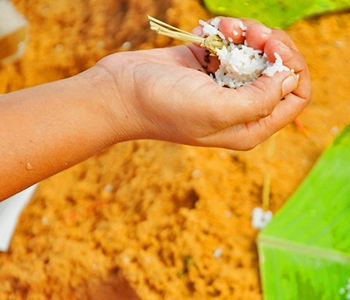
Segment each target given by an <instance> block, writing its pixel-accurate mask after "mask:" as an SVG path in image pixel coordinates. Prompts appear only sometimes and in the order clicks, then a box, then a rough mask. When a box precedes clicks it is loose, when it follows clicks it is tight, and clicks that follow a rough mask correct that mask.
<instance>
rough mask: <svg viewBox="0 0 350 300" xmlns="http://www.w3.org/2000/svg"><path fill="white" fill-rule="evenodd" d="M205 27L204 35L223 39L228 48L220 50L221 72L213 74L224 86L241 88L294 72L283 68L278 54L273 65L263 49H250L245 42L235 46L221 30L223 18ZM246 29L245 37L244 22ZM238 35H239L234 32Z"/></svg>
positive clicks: (206, 24) (218, 51)
mask: <svg viewBox="0 0 350 300" xmlns="http://www.w3.org/2000/svg"><path fill="white" fill-rule="evenodd" d="M199 23H200V25H202V26H203V35H204V36H210V35H217V36H219V37H220V38H221V39H222V41H223V44H224V46H223V47H222V48H221V49H219V48H217V49H216V55H217V56H218V58H219V60H220V66H219V69H218V70H217V71H216V72H215V73H214V74H213V75H212V77H213V79H214V80H215V81H216V82H217V83H218V84H219V85H220V86H227V87H230V88H238V87H240V86H244V85H248V84H252V83H253V82H254V81H255V80H256V79H258V78H259V77H260V76H261V75H262V74H266V75H268V76H273V75H274V74H275V73H276V72H281V71H290V69H289V68H288V67H286V66H284V65H283V61H282V58H281V57H280V56H279V55H278V53H276V52H275V53H274V55H275V58H276V60H275V62H274V63H272V62H269V61H268V60H267V55H266V54H265V53H263V52H262V51H261V50H255V49H254V48H252V47H249V46H248V44H247V41H246V40H245V41H244V43H243V44H234V43H233V42H232V39H231V38H229V39H226V38H225V36H224V35H223V34H222V32H220V30H219V23H220V19H219V18H215V19H213V20H212V21H211V23H210V24H209V23H207V22H204V21H199ZM240 28H241V29H242V36H245V30H246V29H247V28H246V27H245V26H244V25H243V23H242V22H240ZM233 34H234V35H237V34H238V33H237V32H236V31H234V32H233Z"/></svg>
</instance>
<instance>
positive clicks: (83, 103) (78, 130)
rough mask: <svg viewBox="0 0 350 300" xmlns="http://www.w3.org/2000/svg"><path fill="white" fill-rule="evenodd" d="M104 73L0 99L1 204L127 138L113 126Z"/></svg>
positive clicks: (12, 94) (81, 75)
mask: <svg viewBox="0 0 350 300" xmlns="http://www.w3.org/2000/svg"><path fill="white" fill-rule="evenodd" d="M103 75H104V74H103V72H101V71H99V70H97V71H96V70H89V71H87V72H85V73H82V74H80V75H78V76H75V77H72V78H69V79H65V80H61V81H57V82H55V83H49V84H45V85H41V86H37V87H33V88H29V89H25V90H21V91H18V92H14V93H10V94H6V95H2V96H0V145H1V146H0V199H1V200H3V199H6V198H7V197H8V196H10V195H12V194H13V193H15V192H17V191H20V190H22V189H23V188H25V187H27V186H30V185H31V184H33V183H36V182H38V181H40V180H42V179H44V178H46V177H48V176H51V175H53V174H55V173H57V172H60V171H62V170H63V169H66V168H68V167H70V166H72V165H74V164H76V163H78V162H81V161H83V160H85V159H86V158H88V157H90V156H92V155H94V154H95V153H98V152H99V151H101V150H102V149H104V148H106V147H108V146H110V145H112V144H113V143H116V142H118V141H121V140H123V135H118V134H116V130H112V128H111V127H113V126H114V125H115V124H114V122H116V120H115V118H116V116H115V115H113V116H112V115H111V113H110V111H109V108H108V105H107V104H106V101H107V100H106V99H105V97H106V95H108V90H106V88H108V85H107V84H105V80H106V78H103ZM114 98H117V95H114ZM114 100H115V101H118V99H114ZM120 129H121V130H123V128H120Z"/></svg>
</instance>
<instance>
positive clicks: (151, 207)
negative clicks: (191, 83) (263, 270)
mask: <svg viewBox="0 0 350 300" xmlns="http://www.w3.org/2000/svg"><path fill="white" fill-rule="evenodd" d="M14 2H15V3H16V5H17V7H18V9H19V10H20V11H21V12H23V13H24V14H25V15H26V17H27V19H28V20H29V22H30V24H31V27H30V40H29V43H28V47H27V51H26V53H25V55H24V57H23V59H22V60H21V61H20V62H18V63H16V64H12V65H8V66H3V67H1V68H0V93H4V92H9V91H13V90H16V89H20V88H24V87H28V86H32V85H36V84H40V83H44V82H48V81H52V80H57V79H60V78H64V77H67V76H70V75H74V74H76V73H78V72H80V71H82V70H84V69H86V68H87V67H89V66H91V65H93V64H94V63H95V62H96V61H97V60H98V59H99V58H101V57H103V56H104V55H106V54H108V53H110V52H114V51H124V50H128V49H131V50H134V49H139V48H142V49H145V48H151V47H158V46H165V45H167V44H169V40H168V39H167V38H161V37H159V38H156V36H155V35H154V33H152V32H150V31H149V30H148V24H147V19H146V15H147V14H150V15H153V16H155V17H158V18H161V19H163V20H165V21H167V22H169V23H171V24H173V25H175V26H179V27H181V28H183V29H185V30H190V29H191V28H192V27H194V26H196V25H197V20H198V19H207V18H209V17H210V15H209V14H208V13H207V12H206V11H205V9H204V8H203V7H202V6H201V5H200V2H199V1H198V0H186V1H185V0H181V1H180V0H173V1H170V0H169V1H160V2H159V1H155V0H148V1H138V0H130V1H126V0H124V1H123V0H119V1H115V0H104V1H97V0H90V1H87V0H76V1H68V0H62V1H49V0H28V1H23V0H16V1H14ZM159 3H161V4H159ZM288 32H289V33H290V35H291V36H292V37H293V39H294V40H295V42H296V44H297V46H298V47H299V49H300V51H301V52H302V53H303V54H304V55H305V57H306V60H307V62H308V64H309V67H310V71H311V76H312V81H313V91H314V94H313V102H312V103H311V105H310V106H309V107H308V108H307V109H306V111H305V112H304V113H303V114H302V115H301V117H300V120H301V121H302V123H303V126H304V128H303V129H302V130H300V128H297V127H296V126H295V125H289V126H288V127H287V128H285V129H283V130H282V131H281V132H279V133H277V134H276V135H275V136H274V137H273V138H272V139H270V140H269V141H267V142H265V143H263V144H262V145H260V146H258V147H257V148H255V149H254V150H252V151H248V152H235V151H227V150H222V149H202V148H193V147H187V146H181V145H174V144H170V143H163V142H155V141H137V142H129V143H123V144H120V145H116V146H114V147H112V148H110V149H108V150H107V151H105V152H104V153H102V154H101V155H99V156H97V157H93V158H91V159H89V160H87V161H85V162H83V163H81V164H80V165H78V166H76V167H74V168H72V169H70V170H68V171H66V172H63V173H61V174H58V175H56V176H54V177H52V178H49V179H47V180H46V181H44V182H42V183H41V184H40V186H39V189H38V190H37V192H36V194H35V196H34V198H33V199H32V201H31V202H30V204H29V205H28V207H27V208H26V209H25V211H24V212H23V214H22V217H21V219H20V222H19V225H18V228H17V230H16V233H15V236H14V238H13V241H12V245H11V249H10V251H9V252H8V253H0V282H1V284H0V299H138V298H140V299H147V300H152V299H190V298H191V299H261V298H262V296H261V288H260V282H259V272H258V257H257V252H256V244H255V238H256V235H257V233H258V231H257V230H255V229H253V228H252V226H251V211H252V209H253V208H254V207H256V206H261V205H262V190H263V181H264V177H266V175H267V174H269V175H270V176H271V197H270V204H269V209H271V210H273V211H274V212H276V211H278V209H279V208H280V207H281V206H282V205H283V203H285V201H287V200H288V197H289V196H290V195H291V194H292V193H293V192H294V191H295V189H296V188H297V187H298V185H299V184H300V182H301V181H302V180H303V178H305V176H306V175H307V173H308V171H309V170H310V169H311V168H312V166H313V164H314V163H315V161H316V160H317V158H318V157H319V156H320V154H321V153H322V151H323V150H324V149H325V148H326V147H327V146H328V145H329V144H330V143H331V142H332V140H333V138H334V136H335V134H336V133H337V132H338V131H340V130H341V129H342V128H343V127H344V126H345V125H346V124H347V123H348V122H349V116H350V85H349V84H348V80H349V77H348V73H349V70H350V58H349V54H348V53H349V50H350V14H349V13H342V14H333V15H327V16H322V17H319V18H314V19H309V20H304V21H300V22H298V23H296V24H295V25H293V26H292V27H291V28H289V29H288ZM125 42H129V43H126V44H125ZM129 47H130V48H129ZM291 225H292V224H291ZM137 295H138V296H137Z"/></svg>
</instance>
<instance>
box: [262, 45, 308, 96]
mask: <svg viewBox="0 0 350 300" xmlns="http://www.w3.org/2000/svg"><path fill="white" fill-rule="evenodd" d="M264 52H265V53H266V54H267V57H268V60H270V61H274V60H275V59H274V53H275V52H277V53H278V54H279V55H280V56H281V58H282V60H283V64H284V65H285V66H287V67H288V68H290V69H293V70H294V73H295V74H297V75H298V76H299V85H298V87H297V88H296V89H295V90H294V91H293V94H294V95H296V96H298V97H300V98H303V99H304V101H306V103H309V101H310V99H311V88H310V87H311V79H310V75H309V70H308V67H307V64H306V62H305V60H304V58H303V56H302V54H301V53H300V52H298V51H296V50H295V49H293V48H291V47H288V46H286V44H284V43H282V42H281V41H279V40H277V39H269V40H268V41H267V42H266V44H265V48H264Z"/></svg>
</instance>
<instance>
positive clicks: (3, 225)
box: [0, 185, 36, 252]
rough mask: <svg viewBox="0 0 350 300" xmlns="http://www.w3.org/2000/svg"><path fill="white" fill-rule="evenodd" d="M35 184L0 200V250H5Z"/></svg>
mask: <svg viewBox="0 0 350 300" xmlns="http://www.w3.org/2000/svg"><path fill="white" fill-rule="evenodd" d="M35 188H36V185H33V186H31V187H29V188H27V189H26V190H24V191H22V192H20V193H18V194H16V195H14V196H12V197H10V198H8V199H6V200H4V201H2V202H0V251H4V252H6V251H7V250H8V249H9V247H10V243H11V239H12V235H13V233H14V231H15V229H16V225H17V221H18V218H19V217H20V215H21V212H22V210H23V209H24V208H25V206H26V205H27V203H28V202H29V200H30V199H31V198H32V196H33V194H34V191H35Z"/></svg>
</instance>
